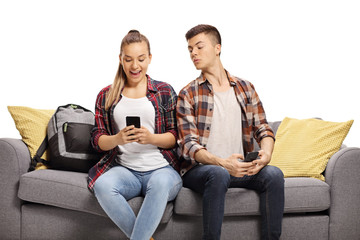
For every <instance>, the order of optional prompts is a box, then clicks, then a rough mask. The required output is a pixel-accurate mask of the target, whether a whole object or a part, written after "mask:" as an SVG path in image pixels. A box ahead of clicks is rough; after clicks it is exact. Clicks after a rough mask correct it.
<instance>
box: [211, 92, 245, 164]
mask: <svg viewBox="0 0 360 240" xmlns="http://www.w3.org/2000/svg"><path fill="white" fill-rule="evenodd" d="M206 149H207V150H208V151H209V152H210V153H212V154H214V155H215V156H218V157H221V158H228V157H229V156H230V155H231V154H234V153H240V154H244V150H243V144H242V124H241V108H240V104H239V103H238V101H237V99H236V95H235V91H234V88H233V87H230V89H229V90H228V91H225V92H214V112H213V117H212V121H211V127H210V136H209V140H208V143H207V144H206Z"/></svg>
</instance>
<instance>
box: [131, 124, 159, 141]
mask: <svg viewBox="0 0 360 240" xmlns="http://www.w3.org/2000/svg"><path fill="white" fill-rule="evenodd" d="M135 131H136V134H135V136H136V139H137V142H138V143H140V144H152V145H155V144H154V134H152V133H150V132H149V130H148V129H147V128H146V127H143V126H141V128H136V129H135Z"/></svg>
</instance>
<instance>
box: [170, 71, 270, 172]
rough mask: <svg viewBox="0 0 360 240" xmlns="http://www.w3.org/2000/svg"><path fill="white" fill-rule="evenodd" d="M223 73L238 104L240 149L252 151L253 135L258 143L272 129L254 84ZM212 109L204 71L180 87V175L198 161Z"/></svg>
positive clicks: (177, 115)
mask: <svg viewBox="0 0 360 240" xmlns="http://www.w3.org/2000/svg"><path fill="white" fill-rule="evenodd" d="M226 74H227V75H228V78H229V81H230V85H231V87H233V88H234V91H235V95H236V99H237V101H238V102H239V106H240V107H241V112H242V116H241V119H242V143H243V149H244V151H245V152H251V151H253V149H254V139H255V140H256V141H257V142H258V143H260V141H261V140H262V139H263V138H265V137H272V138H273V139H275V136H274V132H273V131H272V129H271V127H270V126H269V125H268V123H267V120H266V116H265V111H264V108H263V105H262V103H261V101H260V99H259V96H258V94H257V93H256V91H255V88H254V86H253V85H252V84H251V83H250V82H248V81H245V80H242V79H240V78H237V77H234V76H231V75H230V74H229V73H228V72H226ZM213 109H214V93H213V90H212V86H211V84H210V83H209V81H208V80H207V79H206V78H205V77H204V76H203V75H200V77H198V78H197V79H195V80H194V81H192V82H190V83H189V84H188V85H187V86H185V87H184V88H183V89H182V90H181V91H180V93H179V96H178V102H177V112H176V118H177V125H178V132H179V139H178V144H179V155H181V157H182V160H183V162H182V169H181V171H180V173H181V175H184V174H185V173H186V172H187V171H188V170H189V169H191V168H192V167H193V166H195V165H197V164H198V163H197V162H196V160H195V153H196V152H197V151H199V150H200V149H206V144H207V142H208V140H209V135H210V125H211V120H212V115H213ZM229 114H231V113H229ZM228 127H230V126H228Z"/></svg>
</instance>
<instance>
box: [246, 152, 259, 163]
mask: <svg viewBox="0 0 360 240" xmlns="http://www.w3.org/2000/svg"><path fill="white" fill-rule="evenodd" d="M258 155H259V152H249V153H248V154H247V155H246V157H245V162H251V161H253V160H255V159H256V158H257V157H258Z"/></svg>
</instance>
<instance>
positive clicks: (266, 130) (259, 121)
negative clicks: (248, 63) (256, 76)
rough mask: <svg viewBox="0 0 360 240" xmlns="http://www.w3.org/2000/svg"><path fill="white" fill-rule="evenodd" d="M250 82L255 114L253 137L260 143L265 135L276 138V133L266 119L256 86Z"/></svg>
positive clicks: (252, 105)
mask: <svg viewBox="0 0 360 240" xmlns="http://www.w3.org/2000/svg"><path fill="white" fill-rule="evenodd" d="M249 84H250V89H251V107H252V109H251V112H252V116H253V137H254V138H255V140H256V141H257V142H258V143H260V142H261V140H262V139H263V138H265V137H271V138H273V139H274V140H275V135H274V132H273V130H272V129H271V127H270V125H269V124H268V122H267V120H266V114H265V110H264V107H263V104H262V102H261V101H260V98H259V96H258V94H257V92H256V91H255V88H254V86H253V85H252V84H251V83H249Z"/></svg>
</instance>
